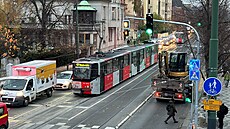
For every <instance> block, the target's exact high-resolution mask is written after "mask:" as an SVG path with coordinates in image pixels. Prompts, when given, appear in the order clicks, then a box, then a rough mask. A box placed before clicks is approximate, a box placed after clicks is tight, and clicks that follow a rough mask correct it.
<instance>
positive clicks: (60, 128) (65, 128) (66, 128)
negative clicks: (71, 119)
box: [58, 125, 70, 129]
mask: <svg viewBox="0 0 230 129" xmlns="http://www.w3.org/2000/svg"><path fill="white" fill-rule="evenodd" d="M68 128H70V126H66V125H65V126H62V127H59V128H58V129H68Z"/></svg>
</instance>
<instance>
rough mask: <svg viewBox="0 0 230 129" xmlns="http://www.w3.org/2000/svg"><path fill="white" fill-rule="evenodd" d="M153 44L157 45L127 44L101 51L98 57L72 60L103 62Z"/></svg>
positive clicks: (77, 61)
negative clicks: (104, 51)
mask: <svg viewBox="0 0 230 129" xmlns="http://www.w3.org/2000/svg"><path fill="white" fill-rule="evenodd" d="M153 45H157V44H151V43H150V44H148V43H147V44H142V45H137V46H127V47H124V48H120V49H114V50H111V51H109V52H106V53H103V54H101V56H100V55H99V56H98V57H97V56H96V55H94V56H91V57H87V58H80V59H77V60H76V61H73V63H79V62H81V63H99V62H103V61H105V60H110V59H111V58H115V57H119V56H121V55H125V54H128V53H130V52H132V51H135V50H140V49H143V48H145V47H149V46H153Z"/></svg>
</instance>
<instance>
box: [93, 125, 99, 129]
mask: <svg viewBox="0 0 230 129" xmlns="http://www.w3.org/2000/svg"><path fill="white" fill-rule="evenodd" d="M99 128H100V126H97V125H94V126H93V127H92V129H99Z"/></svg>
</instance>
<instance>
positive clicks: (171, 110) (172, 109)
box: [165, 99, 178, 124]
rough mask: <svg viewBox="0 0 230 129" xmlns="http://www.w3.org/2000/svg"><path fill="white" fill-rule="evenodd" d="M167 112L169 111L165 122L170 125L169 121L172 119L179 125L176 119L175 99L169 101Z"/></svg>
mask: <svg viewBox="0 0 230 129" xmlns="http://www.w3.org/2000/svg"><path fill="white" fill-rule="evenodd" d="M166 110H167V111H168V113H167V114H168V115H169V116H168V118H167V119H166V120H165V124H168V120H169V119H170V118H171V117H172V118H173V121H174V123H178V121H177V120H176V119H175V113H177V110H176V108H175V105H174V101H173V99H172V100H170V101H169V104H168V105H167V107H166Z"/></svg>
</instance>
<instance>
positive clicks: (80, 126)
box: [77, 125, 86, 128]
mask: <svg viewBox="0 0 230 129" xmlns="http://www.w3.org/2000/svg"><path fill="white" fill-rule="evenodd" d="M85 126H86V125H78V126H77V127H79V128H82V127H85Z"/></svg>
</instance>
